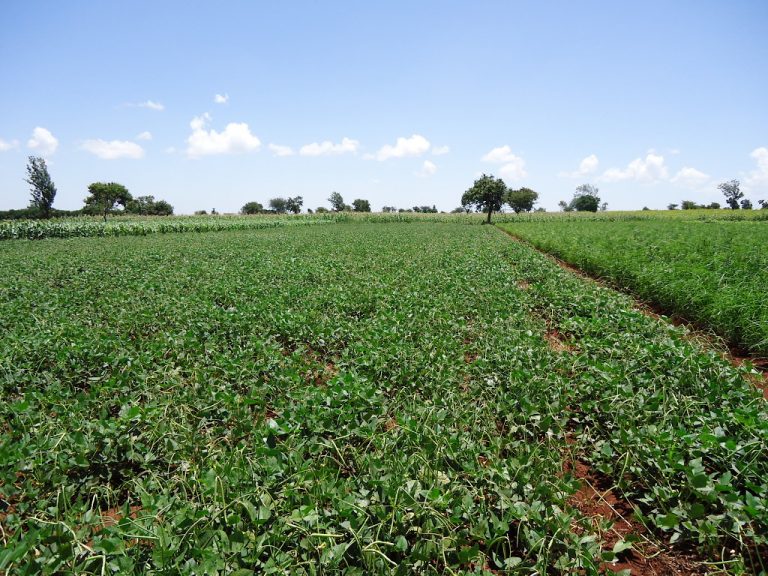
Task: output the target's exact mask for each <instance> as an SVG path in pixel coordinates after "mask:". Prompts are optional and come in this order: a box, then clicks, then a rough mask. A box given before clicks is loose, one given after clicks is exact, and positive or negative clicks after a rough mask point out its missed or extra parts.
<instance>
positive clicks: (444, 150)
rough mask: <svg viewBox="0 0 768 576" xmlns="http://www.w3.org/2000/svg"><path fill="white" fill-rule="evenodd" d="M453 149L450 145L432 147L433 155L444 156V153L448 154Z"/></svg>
mask: <svg viewBox="0 0 768 576" xmlns="http://www.w3.org/2000/svg"><path fill="white" fill-rule="evenodd" d="M450 151H451V149H450V148H449V147H448V146H435V147H434V148H432V155H433V156H442V155H443V154H448V152H450Z"/></svg>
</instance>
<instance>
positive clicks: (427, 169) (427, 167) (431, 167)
mask: <svg viewBox="0 0 768 576" xmlns="http://www.w3.org/2000/svg"><path fill="white" fill-rule="evenodd" d="M435 172H437V166H436V165H435V163H434V162H430V161H429V160H424V164H422V165H421V172H419V176H432V175H433V174H434V173H435Z"/></svg>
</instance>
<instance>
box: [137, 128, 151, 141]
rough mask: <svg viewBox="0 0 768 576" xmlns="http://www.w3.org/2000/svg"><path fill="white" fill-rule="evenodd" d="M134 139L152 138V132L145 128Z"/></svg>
mask: <svg viewBox="0 0 768 576" xmlns="http://www.w3.org/2000/svg"><path fill="white" fill-rule="evenodd" d="M136 140H152V132H147V131H146V130H145V131H144V132H142V133H141V134H138V135H137V136H136Z"/></svg>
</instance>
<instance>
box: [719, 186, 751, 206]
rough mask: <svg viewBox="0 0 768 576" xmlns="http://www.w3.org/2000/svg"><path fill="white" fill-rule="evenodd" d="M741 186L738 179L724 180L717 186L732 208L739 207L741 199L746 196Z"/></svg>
mask: <svg viewBox="0 0 768 576" xmlns="http://www.w3.org/2000/svg"><path fill="white" fill-rule="evenodd" d="M739 186H740V182H739V181H738V180H729V181H728V182H723V183H721V184H718V186H717V188H718V189H719V190H721V191H722V193H723V196H725V203H726V204H728V206H729V207H730V208H731V209H732V210H738V209H739V200H741V199H742V198H743V197H744V193H743V192H742V191H741V190H739Z"/></svg>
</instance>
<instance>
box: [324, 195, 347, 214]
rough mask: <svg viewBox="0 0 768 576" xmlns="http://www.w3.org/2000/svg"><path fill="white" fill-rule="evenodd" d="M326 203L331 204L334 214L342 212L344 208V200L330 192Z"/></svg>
mask: <svg viewBox="0 0 768 576" xmlns="http://www.w3.org/2000/svg"><path fill="white" fill-rule="evenodd" d="M328 202H330V203H331V208H332V209H333V211H334V212H342V211H343V210H344V208H346V205H345V204H344V198H342V196H341V194H339V193H338V192H331V195H330V196H328Z"/></svg>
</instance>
